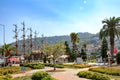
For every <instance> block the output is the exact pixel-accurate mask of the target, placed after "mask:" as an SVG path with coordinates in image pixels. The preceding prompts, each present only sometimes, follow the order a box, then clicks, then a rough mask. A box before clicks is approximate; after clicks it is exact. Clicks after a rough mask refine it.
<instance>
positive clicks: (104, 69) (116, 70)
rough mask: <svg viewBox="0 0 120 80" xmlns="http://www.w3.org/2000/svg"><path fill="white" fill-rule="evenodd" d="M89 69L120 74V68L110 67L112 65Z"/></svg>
mask: <svg viewBox="0 0 120 80" xmlns="http://www.w3.org/2000/svg"><path fill="white" fill-rule="evenodd" d="M89 71H94V72H99V73H103V74H109V75H115V76H120V69H116V68H110V67H97V68H90V69H89Z"/></svg>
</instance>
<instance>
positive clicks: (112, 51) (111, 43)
mask: <svg viewBox="0 0 120 80" xmlns="http://www.w3.org/2000/svg"><path fill="white" fill-rule="evenodd" d="M110 46H111V60H112V61H113V60H114V38H110Z"/></svg>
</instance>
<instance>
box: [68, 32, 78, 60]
mask: <svg viewBox="0 0 120 80" xmlns="http://www.w3.org/2000/svg"><path fill="white" fill-rule="evenodd" d="M70 37H71V42H72V44H73V53H74V54H75V55H76V56H75V57H76V62H77V52H76V51H77V50H78V49H77V43H79V42H80V38H79V37H78V33H71V34H70Z"/></svg>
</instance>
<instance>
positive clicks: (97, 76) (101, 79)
mask: <svg viewBox="0 0 120 80" xmlns="http://www.w3.org/2000/svg"><path fill="white" fill-rule="evenodd" d="M77 75H78V76H79V77H83V78H88V79H92V80H111V79H110V77H109V76H107V75H105V74H101V73H97V72H91V71H81V72H79V73H77Z"/></svg>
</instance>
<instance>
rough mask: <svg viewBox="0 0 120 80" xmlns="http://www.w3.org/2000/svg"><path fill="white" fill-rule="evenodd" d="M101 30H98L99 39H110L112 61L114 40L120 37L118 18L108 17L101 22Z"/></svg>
mask: <svg viewBox="0 0 120 80" xmlns="http://www.w3.org/2000/svg"><path fill="white" fill-rule="evenodd" d="M102 23H103V28H102V29H101V30H100V35H99V37H100V39H104V38H105V37H109V39H110V52H111V56H112V60H113V53H114V52H113V51H114V38H115V36H117V37H119V35H120V17H117V18H116V17H110V18H109V19H108V18H107V19H104V20H103V21H102Z"/></svg>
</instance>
